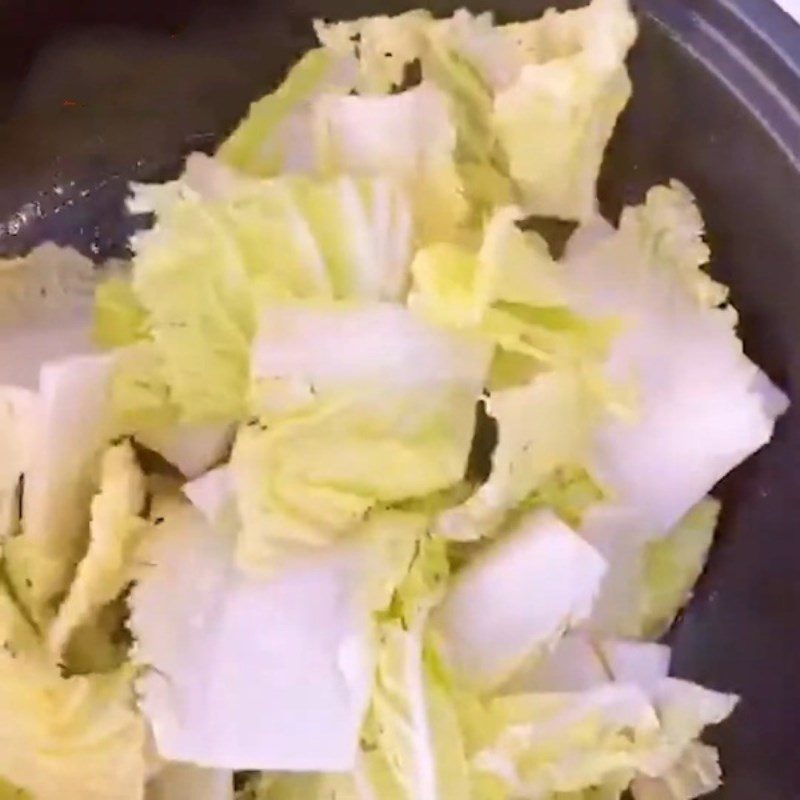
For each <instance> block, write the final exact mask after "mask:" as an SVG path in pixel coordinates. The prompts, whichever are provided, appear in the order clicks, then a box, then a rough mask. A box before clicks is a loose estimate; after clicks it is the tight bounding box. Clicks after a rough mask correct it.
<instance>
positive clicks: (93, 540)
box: [48, 439, 148, 656]
mask: <svg viewBox="0 0 800 800" xmlns="http://www.w3.org/2000/svg"><path fill="white" fill-rule="evenodd" d="M144 505H145V476H144V474H143V473H142V471H141V469H140V467H139V464H138V462H137V460H136V454H135V452H134V450H133V446H132V445H131V443H130V441H129V440H127V439H125V440H123V441H122V442H120V443H119V444H116V445H113V446H112V447H110V448H109V449H108V450H106V452H105V453H104V454H103V457H102V461H101V466H100V489H99V491H98V493H97V494H96V495H95V496H94V499H93V500H92V503H91V523H90V540H89V546H88V549H87V551H86V555H84V557H83V559H82V560H81V562H80V564H78V568H77V571H76V572H75V578H74V580H73V582H72V584H71V585H70V587H69V590H68V592H67V596H66V598H65V599H64V602H63V603H62V604H61V606H60V607H59V609H58V613H57V614H56V618H55V619H54V620H53V623H52V626H51V627H50V630H49V632H48V642H49V645H50V649H51V651H52V652H53V653H54V654H55V655H56V656H61V655H62V654H63V653H64V651H65V649H66V647H67V645H68V644H69V641H70V638H71V637H72V635H73V634H74V632H75V630H76V629H77V628H78V627H80V626H81V625H84V624H86V623H87V622H90V621H91V620H92V618H93V617H94V616H95V615H96V614H97V613H98V612H99V611H100V609H102V607H103V606H105V605H106V604H107V603H110V602H111V601H112V600H114V598H116V597H117V596H118V595H119V594H120V593H121V592H122V591H123V590H124V588H125V587H126V586H127V585H128V583H130V581H131V580H132V579H133V577H134V568H135V559H134V553H135V551H136V549H137V548H138V547H139V545H140V540H141V538H142V536H143V535H144V533H145V532H146V531H147V529H148V525H147V523H146V521H145V520H144V519H143V518H142V517H141V516H140V515H141V513H142V511H143V510H144Z"/></svg>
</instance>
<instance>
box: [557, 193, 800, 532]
mask: <svg viewBox="0 0 800 800" xmlns="http://www.w3.org/2000/svg"><path fill="white" fill-rule="evenodd" d="M700 233H701V228H700V227H699V225H698V220H697V211H696V209H695V207H694V205H693V201H692V198H691V196H690V195H689V194H688V192H687V191H686V190H685V189H684V188H683V187H681V186H680V185H679V184H673V185H672V186H671V187H669V188H667V187H659V188H656V189H653V190H651V191H650V192H649V193H648V196H647V200H646V202H645V204H644V205H643V206H639V207H637V208H633V209H626V210H625V212H624V213H623V215H622V218H621V221H620V227H619V230H618V231H616V232H615V231H613V230H610V231H609V232H608V233H606V234H603V233H602V232H601V233H600V234H599V235H598V234H594V233H592V234H587V235H585V236H583V237H581V239H579V240H578V242H577V243H576V244H575V246H574V247H572V248H570V252H569V253H568V258H567V266H566V272H567V275H568V276H569V277H568V280H569V282H570V284H571V294H572V298H573V302H574V303H575V305H576V307H577V308H578V310H579V311H580V312H582V313H585V314H587V315H589V316H596V317H607V316H608V315H612V316H613V315H617V314H619V315H621V316H622V317H623V318H624V320H625V327H624V329H623V330H621V331H620V332H619V333H618V335H617V336H616V338H615V339H614V341H613V343H612V346H611V353H610V358H609V362H608V373H609V376H610V378H611V379H612V380H614V381H619V382H622V383H627V382H633V383H634V385H636V386H637V387H638V389H637V391H638V403H637V413H636V414H635V415H633V417H632V418H631V417H628V418H624V419H623V418H617V419H608V420H607V421H606V422H605V423H604V424H603V425H602V427H601V429H600V430H599V431H598V436H597V442H596V449H595V454H594V457H593V467H594V469H593V473H594V474H595V475H596V477H597V478H598V479H599V481H600V483H601V485H603V486H604V488H606V489H607V490H608V491H609V493H610V494H612V495H613V496H614V497H615V502H616V504H617V505H618V506H620V507H621V508H623V509H625V510H626V511H628V512H630V513H632V514H634V515H639V516H640V517H641V526H642V527H643V528H644V529H646V530H649V531H650V532H651V534H652V535H655V536H660V535H664V534H665V533H666V532H667V531H668V530H669V529H670V528H671V527H672V526H673V525H675V524H676V523H677V522H678V520H679V519H680V518H681V517H682V516H683V515H684V514H685V513H686V512H687V511H688V510H689V509H690V508H691V507H692V506H693V505H694V504H695V503H697V502H699V501H700V500H701V499H702V497H703V496H704V495H705V494H706V493H707V492H708V491H709V490H710V489H711V487H712V486H713V485H714V484H715V483H716V482H717V481H718V480H719V479H720V478H721V477H722V476H723V475H725V474H726V473H727V472H729V471H730V470H731V469H732V468H733V467H735V466H736V465H737V464H738V463H739V462H740V461H742V460H743V459H744V458H746V457H747V456H748V455H750V454H751V453H753V452H754V451H755V450H757V449H759V448H760V447H761V446H762V445H764V444H765V443H766V442H767V441H768V440H769V438H770V436H771V434H772V430H773V426H774V422H775V417H776V416H777V415H778V414H779V413H782V411H783V410H785V408H786V400H785V398H782V397H781V393H780V392H779V390H777V389H776V388H775V387H773V386H772V385H771V384H770V382H769V380H768V379H767V378H766V377H765V376H764V375H763V374H762V373H761V372H760V370H759V369H758V368H757V367H756V366H755V365H754V364H753V363H752V362H751V361H750V360H749V359H748V358H747V357H746V356H745V354H744V352H743V350H742V343H741V341H740V340H739V339H738V338H737V336H736V331H735V329H734V323H735V316H734V314H733V313H732V311H731V310H730V309H728V308H717V307H716V303H717V302H718V301H719V300H721V299H722V297H723V294H722V292H721V291H720V290H719V288H718V287H717V286H716V285H715V284H713V283H711V282H710V281H709V279H708V278H707V277H705V275H704V273H702V272H701V270H700V269H699V267H700V264H701V262H702V261H703V260H704V258H705V255H706V254H707V250H706V249H705V247H704V245H703V244H702V240H701V239H700Z"/></svg>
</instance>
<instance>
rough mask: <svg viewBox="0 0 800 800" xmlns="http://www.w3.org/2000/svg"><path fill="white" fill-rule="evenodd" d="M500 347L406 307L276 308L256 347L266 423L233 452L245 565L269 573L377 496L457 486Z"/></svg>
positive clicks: (255, 425) (387, 498)
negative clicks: (492, 348)
mask: <svg viewBox="0 0 800 800" xmlns="http://www.w3.org/2000/svg"><path fill="white" fill-rule="evenodd" d="M489 355H490V352H489V349H488V347H487V346H485V345H484V344H483V343H481V342H479V341H476V340H474V339H473V338H471V337H469V336H465V335H462V334H458V333H452V332H449V331H444V330H440V329H437V328H436V327H434V326H431V325H429V324H427V323H425V322H423V321H421V320H419V319H417V318H416V317H415V316H414V315H413V314H412V313H410V312H409V311H408V310H407V309H405V308H402V307H400V306H394V305H389V304H366V305H358V304H335V305H330V304H326V305H306V306H301V305H296V304H295V305H288V304H287V305H273V306H271V307H270V308H268V309H267V310H266V311H265V313H264V317H263V320H262V325H261V329H260V332H259V336H258V337H257V340H256V343H255V346H254V349H253V367H252V373H253V377H254V391H253V394H254V398H253V410H254V411H255V412H256V413H257V414H258V418H257V419H255V420H253V422H252V423H251V424H249V425H247V426H244V427H242V428H241V429H240V431H239V435H238V437H237V440H236V443H235V445H234V449H233V454H232V457H231V469H232V475H233V480H234V484H235V486H236V494H237V502H238V506H239V513H240V516H241V519H242V523H243V528H242V532H241V535H240V539H239V548H238V554H239V559H240V563H242V564H243V565H248V566H250V567H257V568H264V569H267V570H268V569H269V568H270V565H272V564H274V562H275V558H276V556H279V555H280V554H281V552H282V551H284V550H285V549H286V548H287V547H288V548H290V549H291V547H293V546H296V545H306V546H319V545H323V544H326V543H328V542H330V541H332V540H334V539H336V538H338V537H340V536H342V535H344V534H346V533H348V532H349V531H350V530H351V529H352V528H353V526H354V525H356V524H357V523H358V522H359V521H360V520H361V519H362V518H363V517H364V515H365V514H366V513H367V512H368V511H369V510H370V509H371V508H373V507H374V506H376V505H378V504H381V503H389V504H391V503H396V502H400V501H403V500H406V499H409V498H414V497H424V496H427V495H430V494H431V493H433V492H436V491H438V490H441V489H446V488H448V487H450V486H451V485H453V484H456V483H458V482H459V481H460V480H461V479H462V477H463V476H464V474H465V470H466V466H467V458H468V456H469V452H470V447H471V443H472V438H473V431H474V426H475V409H476V403H477V400H478V398H479V396H480V393H481V390H482V387H483V384H484V380H485V375H486V371H487V367H488V358H489ZM378 464H380V465H382V468H381V469H376V468H375V467H376V465H378Z"/></svg>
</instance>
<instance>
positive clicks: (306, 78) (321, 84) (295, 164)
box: [217, 48, 356, 177]
mask: <svg viewBox="0 0 800 800" xmlns="http://www.w3.org/2000/svg"><path fill="white" fill-rule="evenodd" d="M355 80H356V63H355V61H354V60H353V59H352V57H350V56H349V54H343V55H341V56H340V55H337V54H336V53H334V52H333V51H332V50H330V49H325V48H319V49H316V50H310V51H308V52H307V53H306V54H305V55H304V56H303V57H302V58H301V59H300V60H299V61H298V62H297V64H295V65H294V67H292V69H291V70H290V71H289V74H288V75H287V77H286V79H285V80H284V82H283V83H282V84H281V85H280V86H279V87H278V89H277V90H276V91H275V92H273V93H272V94H269V95H267V96H266V97H263V98H262V99H261V100H259V101H257V102H256V103H253V105H252V106H251V108H250V112H249V114H248V115H247V117H246V118H245V119H244V121H243V122H242V123H240V125H239V127H238V128H237V129H236V130H235V131H234V132H233V134H231V136H230V137H229V138H228V139H227V140H226V141H225V142H224V143H223V144H222V146H221V147H220V148H219V151H218V154H217V155H218V158H219V159H221V160H222V161H223V162H225V163H226V164H230V165H231V166H233V167H236V168H237V169H240V170H242V171H243V172H245V173H250V174H253V175H260V176H265V177H269V176H273V175H277V174H278V173H280V172H283V171H289V172H294V171H303V172H305V171H308V170H309V169H310V168H313V166H314V165H315V163H316V153H315V148H314V139H313V134H312V133H311V130H310V129H311V127H312V126H311V118H312V117H311V115H312V113H313V101H314V100H315V99H316V98H317V97H318V96H319V95H320V94H322V93H323V92H324V93H333V94H338V93H342V94H346V93H347V92H348V91H349V90H350V89H351V88H352V86H353V84H354V82H355Z"/></svg>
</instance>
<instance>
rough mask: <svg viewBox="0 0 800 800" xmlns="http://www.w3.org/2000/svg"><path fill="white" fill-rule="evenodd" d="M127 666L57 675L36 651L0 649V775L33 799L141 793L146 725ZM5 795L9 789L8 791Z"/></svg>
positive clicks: (120, 798) (118, 797)
mask: <svg viewBox="0 0 800 800" xmlns="http://www.w3.org/2000/svg"><path fill="white" fill-rule="evenodd" d="M131 677H132V676H131V671H130V670H129V669H127V668H126V669H122V670H118V671H116V672H114V673H110V674H107V675H91V676H73V677H70V678H64V677H62V676H61V674H60V673H59V671H58V669H57V668H56V667H55V666H53V665H51V664H49V663H47V662H46V660H45V659H44V657H43V655H42V654H41V653H36V652H31V653H24V654H19V653H18V654H13V653H11V652H9V651H8V649H6V650H5V651H4V652H2V653H0V713H1V714H2V715H3V717H4V718H5V719H8V720H13V725H8V726H5V727H4V731H5V733H4V734H2V746H1V747H0V775H2V776H3V779H4V780H5V781H7V782H8V783H10V784H13V785H14V786H16V787H18V788H19V789H21V790H23V791H24V792H27V793H28V795H22V797H26V796H29V797H30V798H33V799H34V800H59V799H60V798H63V797H64V792H65V790H66V791H68V792H69V793H70V794H71V795H73V796H75V797H80V798H85V800H142V798H143V796H144V782H145V760H144V742H145V726H144V723H143V721H142V719H141V718H140V717H139V715H138V714H137V713H136V711H135V710H134V696H133V689H132V682H131ZM11 796H12V797H13V796H14V795H11Z"/></svg>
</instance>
